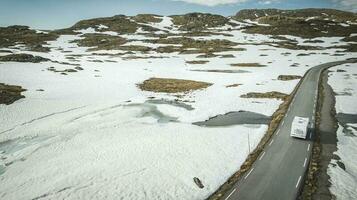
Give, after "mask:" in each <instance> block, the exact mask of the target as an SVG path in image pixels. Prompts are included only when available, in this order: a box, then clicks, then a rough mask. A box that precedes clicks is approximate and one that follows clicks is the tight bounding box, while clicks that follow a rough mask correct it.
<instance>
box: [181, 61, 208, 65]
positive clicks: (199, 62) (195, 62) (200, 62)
mask: <svg viewBox="0 0 357 200" xmlns="http://www.w3.org/2000/svg"><path fill="white" fill-rule="evenodd" d="M208 62H209V61H208V60H192V61H186V63H187V64H194V65H196V64H201V65H202V64H206V63H208Z"/></svg>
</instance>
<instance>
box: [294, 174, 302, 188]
mask: <svg viewBox="0 0 357 200" xmlns="http://www.w3.org/2000/svg"><path fill="white" fill-rule="evenodd" d="M300 181H301V176H299V179H298V181H297V183H296V185H295V188H297V187H298V186H299V183H300Z"/></svg>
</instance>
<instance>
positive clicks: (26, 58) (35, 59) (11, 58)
mask: <svg viewBox="0 0 357 200" xmlns="http://www.w3.org/2000/svg"><path fill="white" fill-rule="evenodd" d="M0 61H1V62H31V63H39V62H44V61H50V59H47V58H43V57H41V56H33V55H31V54H24V53H22V54H10V55H6V56H0Z"/></svg>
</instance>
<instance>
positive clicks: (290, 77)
mask: <svg viewBox="0 0 357 200" xmlns="http://www.w3.org/2000/svg"><path fill="white" fill-rule="evenodd" d="M295 79H301V76H298V75H279V76H278V80H281V81H290V80H295Z"/></svg>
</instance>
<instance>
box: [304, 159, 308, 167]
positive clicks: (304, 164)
mask: <svg viewBox="0 0 357 200" xmlns="http://www.w3.org/2000/svg"><path fill="white" fill-rule="evenodd" d="M306 162H307V158H305V161H304V167H305V166H306Z"/></svg>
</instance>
